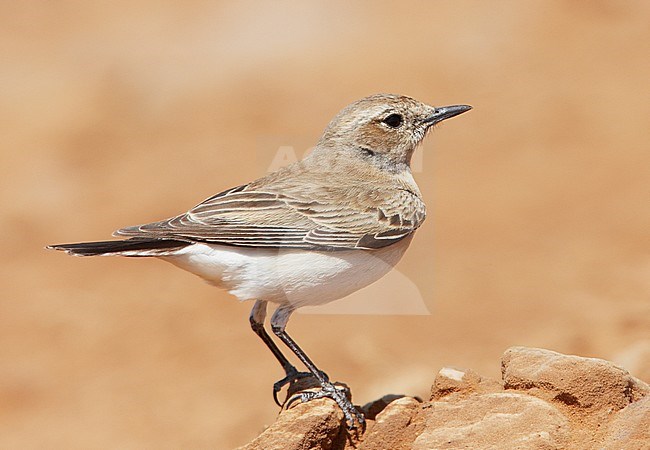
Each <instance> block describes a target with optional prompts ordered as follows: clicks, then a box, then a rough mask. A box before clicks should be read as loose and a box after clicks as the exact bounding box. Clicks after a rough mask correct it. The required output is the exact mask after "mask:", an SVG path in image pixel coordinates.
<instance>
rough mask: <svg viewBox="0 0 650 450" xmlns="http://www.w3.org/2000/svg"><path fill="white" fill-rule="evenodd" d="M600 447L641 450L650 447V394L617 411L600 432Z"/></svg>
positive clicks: (613, 449) (606, 449)
mask: <svg viewBox="0 0 650 450" xmlns="http://www.w3.org/2000/svg"><path fill="white" fill-rule="evenodd" d="M599 438H600V439H599V441H601V442H602V444H601V445H600V447H599V449H602V450H641V449H648V448H650V396H647V397H644V398H642V399H641V400H639V401H638V402H635V403H632V404H630V405H628V406H627V407H626V408H625V409H622V410H621V411H619V412H618V413H616V415H615V417H614V418H613V419H612V420H611V422H610V423H609V425H607V426H606V427H605V428H604V429H603V430H602V431H601V433H600V436H599Z"/></svg>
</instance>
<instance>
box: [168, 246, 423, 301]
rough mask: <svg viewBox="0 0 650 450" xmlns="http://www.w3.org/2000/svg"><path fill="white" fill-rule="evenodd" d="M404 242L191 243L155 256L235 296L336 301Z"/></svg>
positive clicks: (395, 257)
mask: <svg viewBox="0 0 650 450" xmlns="http://www.w3.org/2000/svg"><path fill="white" fill-rule="evenodd" d="M410 243H411V237H410V236H409V237H407V238H405V239H403V240H401V241H400V242H398V243H396V244H393V245H391V246H389V247H386V248H383V249H380V250H372V251H369V250H343V251H330V252H314V251H306V250H295V249H287V250H280V249H261V248H247V247H232V246H225V245H213V244H193V245H189V246H187V247H185V248H183V249H181V250H179V251H178V252H176V253H175V254H174V255H170V256H164V257H161V259H164V260H165V261H169V262H171V263H172V264H174V265H176V266H178V267H180V268H181V269H184V270H187V271H189V272H192V273H194V274H196V275H198V276H200V277H201V278H203V279H205V280H207V281H208V282H210V283H212V284H214V285H216V286H219V287H223V288H225V289H228V290H229V292H230V293H231V294H233V295H234V296H236V297H237V298H238V299H239V300H265V301H269V302H274V303H280V304H287V303H289V304H293V305H295V306H296V307H300V306H305V305H320V304H324V303H328V302H331V301H334V300H338V299H340V298H342V297H345V296H346V295H348V294H351V293H352V292H355V291H357V290H359V289H361V288H364V287H366V286H368V285H369V284H371V283H373V282H375V281H377V280H378V279H379V278H381V277H382V276H384V275H386V274H387V273H388V272H389V271H390V270H391V269H392V268H393V266H394V265H395V264H397V262H398V261H399V260H400V259H401V257H402V255H403V254H404V252H405V251H406V249H407V248H408V246H409V244H410Z"/></svg>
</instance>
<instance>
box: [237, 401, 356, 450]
mask: <svg viewBox="0 0 650 450" xmlns="http://www.w3.org/2000/svg"><path fill="white" fill-rule="evenodd" d="M344 427H345V420H344V418H343V411H341V409H340V408H339V407H338V406H337V405H336V403H334V402H333V401H332V400H330V399H319V400H312V401H310V402H308V403H297V404H296V406H295V407H293V408H290V409H287V410H283V411H282V413H281V414H280V415H279V416H278V419H277V420H276V421H275V423H274V424H273V425H271V426H270V427H268V428H267V429H266V430H264V431H263V432H262V434H260V435H259V436H258V437H257V438H255V439H254V440H253V441H251V442H250V443H249V444H248V445H245V446H243V447H240V450H307V449H319V450H320V449H322V450H330V449H339V448H343V447H342V446H341V441H342V440H344V439H345V436H344V431H343V430H344Z"/></svg>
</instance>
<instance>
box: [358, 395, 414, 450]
mask: <svg viewBox="0 0 650 450" xmlns="http://www.w3.org/2000/svg"><path fill="white" fill-rule="evenodd" d="M420 405H421V402H420V401H419V400H418V399H416V398H413V397H401V398H398V399H396V400H394V401H392V402H391V403H390V404H389V405H388V406H387V407H386V408H385V409H384V410H383V411H381V412H380V413H379V414H377V416H376V421H375V423H374V425H372V429H370V428H369V429H368V432H367V434H366V436H365V437H364V440H363V443H362V444H361V445H360V446H359V450H385V449H387V448H389V449H392V450H399V449H401V448H405V449H407V448H410V447H409V446H406V444H408V443H410V442H413V440H414V439H415V434H414V433H412V431H413V430H412V429H410V428H409V425H410V424H411V421H412V419H413V416H414V415H415V413H416V411H417V410H418V408H419V407H420Z"/></svg>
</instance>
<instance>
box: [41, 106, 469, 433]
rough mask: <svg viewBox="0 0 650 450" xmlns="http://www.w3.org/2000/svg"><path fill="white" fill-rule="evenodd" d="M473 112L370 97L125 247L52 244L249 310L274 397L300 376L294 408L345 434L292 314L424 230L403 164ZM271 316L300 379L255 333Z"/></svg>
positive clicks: (143, 228) (342, 396)
mask: <svg viewBox="0 0 650 450" xmlns="http://www.w3.org/2000/svg"><path fill="white" fill-rule="evenodd" d="M469 109H471V107H470V106H467V105H456V106H444V107H437V108H436V107H433V106H428V105H425V104H423V103H420V102H418V101H416V100H414V99H412V98H409V97H405V96H399V95H389V94H379V95H373V96H370V97H366V98H364V99H361V100H359V101H357V102H354V103H352V104H350V105H348V106H347V107H346V108H344V109H343V110H342V111H341V112H339V113H338V115H337V116H336V117H334V119H333V120H332V121H331V122H330V123H329V125H328V126H327V128H326V129H325V131H324V133H323V135H322V137H321V138H320V140H319V142H318V145H317V146H316V147H315V149H314V150H313V152H311V153H310V154H309V155H308V156H307V157H306V158H305V159H303V160H302V161H299V162H296V163H294V164H292V165H289V166H287V167H284V168H282V169H280V170H278V171H276V172H273V173H271V174H269V175H267V176H265V177H263V178H260V179H258V180H256V181H253V182H251V183H248V184H245V185H241V186H238V187H235V188H233V189H229V190H227V191H224V192H221V193H220V194H217V195H215V196H213V197H210V198H209V199H207V200H205V201H204V202H202V203H200V204H199V205H197V206H195V207H194V208H192V209H191V210H189V211H188V212H186V213H184V214H181V215H179V216H176V217H173V218H171V219H168V220H163V221H160V222H154V223H149V224H145V225H139V226H133V227H127V228H122V229H121V230H118V231H117V232H116V233H115V235H116V236H123V237H125V238H126V239H124V240H117V241H104V242H83V243H76V244H61V245H52V246H50V247H49V248H53V249H57V250H64V251H66V252H68V253H70V254H73V255H78V256H94V255H120V256H137V257H145V256H146V257H157V258H160V259H163V260H165V261H169V262H171V263H172V264H174V265H176V266H178V267H180V268H182V269H185V270H187V271H189V272H192V273H194V274H196V275H198V276H200V277H201V278H203V279H205V280H207V281H208V282H210V283H212V284H214V285H216V286H219V287H223V288H225V289H228V291H229V292H230V293H231V294H233V295H234V296H235V297H237V298H238V299H239V300H254V301H255V305H254V306H253V309H252V311H251V315H250V323H251V326H252V328H253V331H255V333H256V334H257V335H258V336H259V337H260V338H261V339H262V340H263V341H264V343H265V344H266V345H267V346H268V347H269V349H270V350H271V351H272V352H273V355H275V357H276V358H277V359H278V361H279V362H280V364H281V365H282V367H283V368H284V371H285V374H286V376H285V377H284V378H283V379H282V380H280V381H278V382H277V383H275V384H274V389H273V394H274V397H275V399H276V402H277V393H278V391H279V390H280V389H282V387H283V386H284V385H286V384H289V383H291V382H293V381H295V380H297V379H298V378H300V377H303V376H305V375H313V376H314V377H316V379H317V380H318V382H319V383H320V385H321V387H322V389H321V390H320V391H316V392H307V393H303V394H302V396H301V399H302V401H308V400H310V399H312V398H319V397H329V398H332V399H334V400H335V401H336V402H337V404H338V405H339V406H340V407H341V409H342V410H343V412H344V413H345V417H346V420H347V422H348V425H349V426H350V427H354V426H356V425H355V424H356V423H361V424H363V421H364V419H363V416H362V414H361V413H360V412H359V411H357V410H356V409H355V407H354V406H353V405H352V404H351V402H350V401H349V400H348V398H347V396H346V392H344V391H343V390H342V389H340V388H337V387H335V386H334V385H333V384H332V383H331V382H330V381H329V379H328V377H327V375H325V373H324V372H322V371H320V370H319V369H318V368H317V367H316V366H315V365H314V363H313V362H312V361H311V360H310V359H309V357H308V356H307V355H306V354H305V353H304V351H302V350H301V349H300V347H298V345H297V344H296V342H295V341H294V340H293V339H292V338H291V337H290V336H289V335H288V334H287V333H286V331H285V327H286V325H287V321H288V320H289V317H290V316H291V314H292V313H293V312H294V311H295V310H296V308H299V307H301V306H305V305H318V304H324V303H327V302H331V301H333V300H337V299H340V298H342V297H345V296H346V295H348V294H350V293H352V292H354V291H356V290H358V289H361V288H363V287H365V286H368V285H369V284H371V283H373V282H374V281H376V280H378V279H379V278H381V277H382V276H383V275H385V274H386V273H387V272H388V271H389V270H390V269H391V268H392V267H393V266H394V265H395V264H397V262H398V261H399V260H400V258H401V257H402V255H403V254H404V252H405V251H406V249H407V248H408V246H409V244H410V243H411V239H412V238H413V234H414V233H415V231H416V230H417V229H418V227H419V226H420V225H421V224H422V222H423V221H424V218H425V215H426V212H425V205H424V202H423V200H422V196H421V194H420V190H419V189H418V187H417V185H416V183H415V180H414V179H413V175H412V174H411V168H410V162H411V156H412V155H413V152H414V151H415V149H416V147H417V146H418V144H419V143H420V142H422V140H423V139H424V137H425V135H426V134H427V131H428V130H430V129H431V128H432V127H433V125H435V124H437V123H439V122H441V121H443V120H445V119H448V118H450V117H453V116H456V115H458V114H462V113H463V112H465V111H468V110H469ZM268 302H272V303H275V304H276V305H277V309H276V310H275V312H274V314H273V316H272V317H271V329H272V330H273V333H274V334H275V335H276V336H277V337H278V338H279V339H280V340H281V341H282V342H283V343H284V344H285V345H286V346H287V347H289V348H290V349H291V351H293V353H295V354H296V356H297V357H298V358H299V359H300V360H301V362H302V363H303V364H304V365H305V366H306V367H307V369H308V370H309V372H299V371H298V370H297V369H296V368H295V367H294V366H293V365H292V364H291V363H290V362H289V360H288V359H287V358H286V357H285V356H284V355H283V354H282V352H281V351H280V349H279V348H278V347H277V346H276V344H275V343H274V341H273V340H272V339H271V337H270V336H269V335H268V334H267V332H266V331H265V329H264V321H265V318H266V309H267V303H268Z"/></svg>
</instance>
